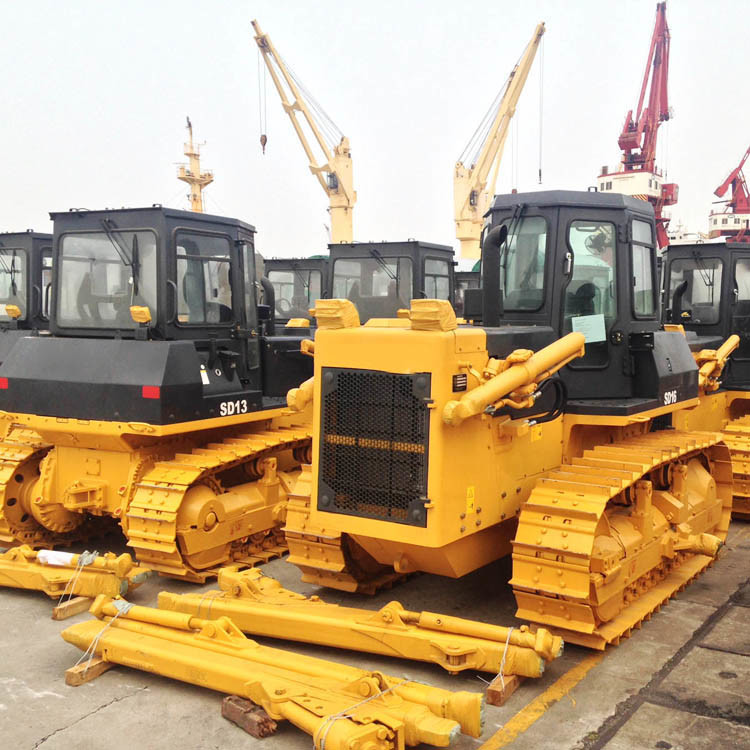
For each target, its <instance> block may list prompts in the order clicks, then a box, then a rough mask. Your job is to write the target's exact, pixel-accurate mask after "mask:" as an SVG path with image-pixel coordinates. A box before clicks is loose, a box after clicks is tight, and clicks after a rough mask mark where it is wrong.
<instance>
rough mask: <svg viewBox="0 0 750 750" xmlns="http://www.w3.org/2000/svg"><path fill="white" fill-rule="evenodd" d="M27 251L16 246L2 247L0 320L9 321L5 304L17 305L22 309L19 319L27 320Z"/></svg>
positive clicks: (0, 256)
mask: <svg viewBox="0 0 750 750" xmlns="http://www.w3.org/2000/svg"><path fill="white" fill-rule="evenodd" d="M26 264H27V260H26V251H25V250H22V249H16V248H2V249H0V320H4V321H8V320H10V319H11V317H10V316H9V315H8V313H7V311H6V309H5V306H6V305H15V306H16V307H18V309H19V310H20V311H21V315H20V317H19V318H18V320H25V319H26V313H27V308H26V306H27V302H28V301H27V299H26V278H27V277H26V273H27V271H26Z"/></svg>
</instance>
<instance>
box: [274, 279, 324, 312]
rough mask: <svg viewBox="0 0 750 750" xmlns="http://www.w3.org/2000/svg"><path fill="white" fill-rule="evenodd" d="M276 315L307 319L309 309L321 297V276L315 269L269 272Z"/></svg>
mask: <svg viewBox="0 0 750 750" xmlns="http://www.w3.org/2000/svg"><path fill="white" fill-rule="evenodd" d="M268 280H269V281H270V282H271V284H272V285H273V291H274V297H275V302H274V304H275V305H276V315H277V316H278V317H280V318H307V317H309V315H310V312H309V310H310V308H311V307H315V303H316V302H317V301H318V300H319V299H320V298H321V296H322V286H323V283H322V274H321V272H320V271H318V270H315V269H304V268H294V267H293V268H291V269H288V270H287V269H284V270H281V269H279V270H275V269H272V270H269V271H268Z"/></svg>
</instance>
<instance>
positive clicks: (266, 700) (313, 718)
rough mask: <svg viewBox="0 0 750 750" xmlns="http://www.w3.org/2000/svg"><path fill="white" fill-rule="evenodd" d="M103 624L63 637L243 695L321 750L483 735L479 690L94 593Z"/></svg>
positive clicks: (112, 657)
mask: <svg viewBox="0 0 750 750" xmlns="http://www.w3.org/2000/svg"><path fill="white" fill-rule="evenodd" d="M91 612H92V614H94V615H96V617H98V618H99V621H97V620H89V621H88V622H82V623H78V624H76V625H73V626H72V627H69V628H67V629H66V630H64V631H63V633H62V637H63V638H64V639H65V640H66V641H68V642H69V643H72V644H73V645H75V646H77V647H78V648H80V649H83V650H90V651H91V652H92V656H99V657H100V658H101V659H103V660H104V661H108V662H113V663H116V664H122V665H125V666H128V667H133V668H135V669H142V670H145V671H148V672H153V673H155V674H160V675H163V676H165V677H171V678H174V679H177V680H183V681H184V682H190V683H192V684H194V685H200V686H202V687H207V688H211V689H213V690H218V691H220V692H222V693H230V694H234V695H239V696H242V697H244V698H248V699H249V700H251V701H253V702H254V703H256V704H258V705H259V706H262V707H263V709H264V710H265V711H266V713H267V714H268V715H269V716H270V717H271V718H272V719H274V720H277V721H278V720H281V719H287V720H288V721H291V722H292V724H295V725H296V726H297V727H299V728H300V729H302V730H303V731H305V732H307V733H308V734H310V735H311V736H312V738H313V741H314V746H315V747H316V748H318V750H354V749H355V748H358V749H359V750H401V748H404V747H405V746H414V745H418V744H419V743H425V744H429V745H435V746H437V747H448V746H449V745H450V744H451V742H452V741H453V740H454V739H455V738H456V737H457V735H458V734H459V733H461V732H463V733H464V734H468V735H471V736H472V737H478V736H479V735H480V734H481V732H482V718H483V717H482V714H483V698H482V696H481V694H479V693H468V692H455V693H454V692H450V691H448V690H442V689H439V688H433V687H429V686H427V685H422V684H419V683H415V682H411V681H409V680H404V679H399V678H395V677H389V676H387V675H384V674H382V673H380V672H369V671H366V670H362V669H357V668H355V667H349V666H346V665H343V664H337V663H334V662H329V661H325V660H323V659H315V658H312V657H308V656H301V655H299V654H293V653H290V652H288V651H283V650H281V649H276V648H269V647H267V646H261V645H260V644H258V643H256V642H255V641H251V640H249V639H248V638H246V637H245V636H244V635H243V634H242V633H241V632H240V630H239V629H238V628H237V626H236V625H234V623H233V622H232V621H231V620H230V619H229V618H227V617H220V618H218V619H215V620H207V619H202V618H198V617H193V616H192V615H187V614H181V613H177V612H167V611H164V610H161V609H152V608H150V607H138V606H133V605H131V604H128V603H127V602H125V601H124V600H112V599H109V598H108V597H104V596H100V597H98V598H97V599H96V601H95V602H94V604H93V606H92V607H91Z"/></svg>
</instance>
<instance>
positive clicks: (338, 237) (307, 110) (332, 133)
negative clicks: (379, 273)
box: [252, 21, 357, 244]
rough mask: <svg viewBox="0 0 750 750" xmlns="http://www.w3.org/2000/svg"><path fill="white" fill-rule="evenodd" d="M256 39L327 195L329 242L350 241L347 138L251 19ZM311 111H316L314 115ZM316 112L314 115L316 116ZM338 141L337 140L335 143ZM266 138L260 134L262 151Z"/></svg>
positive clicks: (351, 193) (351, 190) (354, 195)
mask: <svg viewBox="0 0 750 750" xmlns="http://www.w3.org/2000/svg"><path fill="white" fill-rule="evenodd" d="M252 24H253V29H254V30H255V41H256V43H257V45H258V49H259V50H260V51H261V53H262V55H263V61H264V62H265V64H266V67H267V68H268V72H269V73H270V75H271V79H272V80H273V83H274V86H276V90H277V91H278V92H279V96H280V97H281V104H282V106H283V108H284V111H285V112H286V113H287V115H289V119H290V120H291V122H292V126H293V127H294V131H295V133H296V134H297V137H298V138H299V140H300V143H301V144H302V148H303V149H304V150H305V154H306V155H307V158H308V161H309V162H310V171H311V172H312V173H313V175H314V176H315V177H316V178H317V180H318V182H319V183H320V186H321V187H322V188H323V190H324V191H325V193H326V195H327V196H328V201H329V212H330V214H331V241H332V242H333V243H335V244H338V243H340V242H352V241H353V229H352V211H353V208H354V204H355V203H356V201H357V193H356V192H355V191H354V182H353V177H352V155H351V150H350V147H349V139H348V138H347V137H346V136H344V135H343V134H342V133H341V131H340V130H339V129H338V128H337V127H336V126H335V124H334V123H333V121H332V120H331V119H330V118H329V117H328V116H327V115H326V114H325V112H324V111H323V109H322V108H321V107H320V105H319V104H317V102H316V101H315V99H314V98H313V97H312V96H311V95H310V94H309V93H308V92H307V91H305V89H304V87H303V86H302V84H301V83H300V81H299V79H298V78H297V77H296V76H295V75H294V73H293V72H292V70H291V69H290V68H289V66H288V65H287V64H286V63H285V62H284V60H283V59H282V57H281V55H279V54H278V52H277V51H276V48H275V47H274V46H273V44H272V43H271V40H270V39H269V38H268V34H264V33H263V32H262V31H261V30H260V26H259V25H258V22H257V21H253V22H252ZM313 112H314V113H315V114H313ZM298 114H299V115H302V117H303V118H304V121H305V122H306V123H307V126H308V128H309V130H310V132H311V133H312V135H313V137H314V140H315V141H316V142H317V145H318V147H319V149H320V152H321V154H322V160H320V161H322V163H320V162H319V159H318V157H317V156H316V154H315V152H314V150H313V146H312V145H311V143H310V140H309V139H308V137H307V135H306V134H305V130H304V128H303V126H302V122H300V120H299V118H298ZM315 115H317V117H316V116H315ZM337 140H338V142H337ZM265 142H266V137H265V134H263V135H261V144H262V145H263V147H264V150H265Z"/></svg>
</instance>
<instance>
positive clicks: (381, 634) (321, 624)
mask: <svg viewBox="0 0 750 750" xmlns="http://www.w3.org/2000/svg"><path fill="white" fill-rule="evenodd" d="M219 587H220V589H221V591H210V592H208V593H203V594H183V595H179V594H172V593H170V592H167V591H162V592H161V593H160V594H159V607H160V608H161V609H168V610H174V611H177V612H185V613H188V614H194V615H197V616H199V617H221V616H226V617H230V618H231V619H232V622H234V623H235V624H236V625H237V627H239V628H240V630H243V631H245V632H246V633H252V634H254V635H262V636H269V637H272V638H285V639H289V640H293V641H304V642H306V643H316V644H319V645H322V646H333V647H336V648H348V649H353V650H355V651H366V652H369V653H374V654H385V655H387V656H398V657H400V658H404V659H414V660H417V661H427V662H434V663H435V664H439V665H440V666H441V667H444V668H445V669H446V670H448V671H449V672H454V673H455V672H460V671H461V670H464V669H477V670H481V671H484V672H492V673H494V674H497V673H498V672H500V671H501V670H502V672H503V674H505V675H512V674H515V675H519V676H522V677H541V675H542V673H543V672H544V665H545V662H547V661H551V660H552V659H554V658H556V657H557V656H559V655H560V654H561V653H562V649H563V642H562V639H561V638H560V637H559V636H553V635H552V634H551V633H550V632H549V631H547V630H545V629H544V628H539V630H537V631H536V633H531V632H529V631H528V629H527V628H525V627H524V628H519V629H515V628H503V627H500V626H498V625H489V624H485V623H481V622H475V621H472V620H465V619H462V618H460V617H450V616H446V615H441V614H435V613H433V612H409V611H408V610H406V609H404V608H403V607H402V606H401V604H400V603H399V602H390V603H389V604H387V605H386V606H384V607H383V608H382V609H380V610H378V611H374V612H373V611H371V610H366V609H355V608H353V607H341V606H338V605H335V604H326V603H325V602H323V601H321V600H320V599H318V597H315V596H314V597H311V598H309V599H308V598H307V597H305V596H302V595H301V594H297V593H295V592H293V591H288V590H287V589H284V588H282V587H281V584H280V583H279V582H278V581H276V580H274V579H273V578H269V577H268V576H264V575H263V574H262V573H261V572H260V571H259V570H246V571H242V572H239V571H238V570H237V569H236V568H232V567H227V568H223V569H222V570H221V571H220V572H219Z"/></svg>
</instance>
